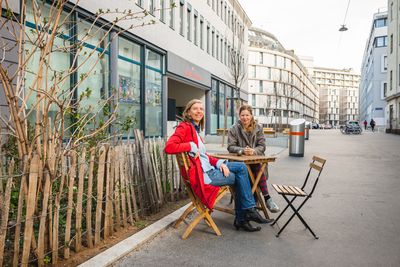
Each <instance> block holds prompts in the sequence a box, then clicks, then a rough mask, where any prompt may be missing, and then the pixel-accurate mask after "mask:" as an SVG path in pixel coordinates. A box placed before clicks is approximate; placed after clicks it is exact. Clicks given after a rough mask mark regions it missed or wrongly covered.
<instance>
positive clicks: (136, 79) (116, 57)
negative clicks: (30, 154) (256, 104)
mask: <svg viewBox="0 0 400 267" xmlns="http://www.w3.org/2000/svg"><path fill="white" fill-rule="evenodd" d="M15 2H19V1H16V0H15ZM111 7H112V9H115V10H128V9H129V10H133V12H134V13H136V14H148V15H146V16H144V18H143V19H137V23H136V24H137V25H141V24H142V23H144V24H146V23H149V24H152V22H153V21H154V22H155V23H154V24H152V25H146V26H138V27H133V28H130V27H131V25H132V20H131V21H127V20H124V21H121V22H120V23H119V24H118V27H119V29H120V30H119V31H118V32H116V31H114V30H112V31H110V32H108V31H107V29H108V24H109V22H110V20H111V18H110V20H107V19H108V17H107V16H104V18H103V19H100V20H97V21H96V23H95V25H94V26H92V24H93V17H94V14H96V13H97V12H99V10H108V9H110V8H111ZM42 9H43V10H42V15H43V17H45V16H46V15H47V16H50V15H49V14H50V6H49V5H47V4H46V5H45V6H44V7H43V8H42ZM16 10H19V9H16ZM27 10H28V12H27V13H28V14H27V19H26V21H27V22H26V25H27V33H26V35H28V36H29V34H30V32H29V28H35V27H36V26H37V25H36V24H35V21H33V16H32V15H31V14H30V13H29V12H30V10H33V9H32V7H29V6H28V7H27ZM69 10H70V9H69V8H68V7H66V9H65V12H63V14H62V16H64V17H68V16H70V17H71V19H70V20H69V21H70V24H69V25H68V27H67V28H66V29H65V31H63V34H61V35H59V36H58V37H57V40H56V42H57V45H58V46H59V45H61V44H65V43H67V42H80V41H81V40H83V39H85V41H84V42H82V43H83V49H84V50H85V52H86V53H84V54H85V55H95V56H96V55H98V57H99V58H101V60H100V62H99V64H96V65H95V67H94V68H95V70H94V71H93V70H91V73H93V75H91V76H90V77H89V78H88V79H86V80H85V81H84V82H83V83H81V84H80V83H79V77H82V75H85V73H87V72H88V71H89V70H90V68H91V66H93V64H92V63H93V61H91V60H87V58H86V59H78V61H79V60H81V62H84V64H81V65H80V64H79V62H78V63H77V64H78V65H79V70H78V72H77V73H76V74H74V76H75V77H71V79H70V80H68V81H67V82H65V83H64V84H63V85H62V86H63V89H65V90H69V89H70V88H74V87H75V88H76V87H78V92H77V95H78V96H79V95H81V94H82V93H83V94H84V93H85V90H87V88H91V94H90V95H89V96H88V97H87V99H85V100H84V101H82V105H83V106H90V107H93V106H96V105H98V103H99V100H101V99H103V98H107V97H108V96H109V95H110V94H111V92H112V90H114V89H116V91H117V93H116V97H115V101H116V102H117V103H118V106H119V109H118V110H117V113H118V118H119V119H120V120H124V119H129V120H131V121H133V122H134V123H133V125H132V127H130V129H129V131H128V132H126V133H124V134H123V135H124V136H125V137H127V136H133V134H132V132H133V129H136V128H138V129H141V130H143V131H144V134H145V135H146V136H166V135H169V134H171V133H172V131H173V128H172V126H173V125H174V124H176V119H175V118H176V116H175V115H181V114H180V113H181V111H182V110H183V108H184V106H185V104H186V103H187V101H188V100H190V99H193V98H198V99H201V100H203V102H204V103H205V108H206V133H211V134H213V133H216V129H217V128H222V127H223V117H224V113H225V110H226V108H225V106H228V109H227V110H228V111H227V112H228V127H229V126H230V125H231V124H232V123H233V119H234V107H233V102H234V101H233V99H232V100H231V101H229V103H226V102H227V101H226V98H227V97H228V99H230V98H229V97H231V98H233V97H236V98H241V99H242V100H244V101H247V78H246V77H245V78H244V79H243V82H242V83H241V84H240V88H239V91H240V94H239V95H236V96H234V92H235V91H234V88H235V84H234V79H233V77H232V72H231V68H232V66H231V65H232V60H231V58H232V56H231V55H233V54H235V55H238V58H240V64H242V65H244V64H245V63H246V62H245V61H246V59H247V29H248V27H249V26H250V24H251V21H250V20H249V18H248V17H247V15H246V13H245V12H244V10H243V8H242V7H241V6H240V4H239V2H238V1H237V0H208V1H194V0H192V1H191V0H164V1H163V0H158V1H155V0H135V1H129V0H122V1H116V2H113V3H112V6H111V2H110V1H106V0H96V1H95V0H87V1H81V2H80V3H79V7H77V8H75V9H74V12H72V13H71V12H70V11H69ZM14 12H15V11H14ZM120 31H123V33H121V34H120ZM88 34H91V35H93V36H90V38H87V36H88ZM105 35H107V36H106V38H104V36H105ZM117 35H118V36H117ZM80 38H82V39H80ZM99 40H102V41H101V42H102V44H101V47H97V46H96V42H98V41H99ZM69 44H70V43H68V44H67V45H69ZM27 46H28V47H27V49H29V45H27ZM35 63H36V61H35V60H32V61H31V62H30V63H29V65H28V66H27V69H28V72H27V75H26V80H27V84H29V82H30V80H29V79H32V77H31V76H32V75H30V74H29V73H32V72H34V68H35ZM71 64H76V62H71V55H70V54H69V53H67V52H63V53H59V55H58V56H57V57H56V58H55V60H54V61H53V65H54V66H53V67H54V68H55V69H57V70H60V69H68V68H69V67H71V66H72V65H71ZM92 89H93V90H92ZM29 104H30V103H29V100H28V109H29Z"/></svg>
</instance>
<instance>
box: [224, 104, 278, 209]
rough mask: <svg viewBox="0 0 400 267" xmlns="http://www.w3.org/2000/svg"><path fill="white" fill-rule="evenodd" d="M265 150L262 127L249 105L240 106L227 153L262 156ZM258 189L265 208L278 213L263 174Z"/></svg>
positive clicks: (231, 131)
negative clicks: (265, 205) (261, 194)
mask: <svg viewBox="0 0 400 267" xmlns="http://www.w3.org/2000/svg"><path fill="white" fill-rule="evenodd" d="M265 148H266V145H265V136H264V132H263V129H262V127H261V126H260V125H259V124H257V123H256V121H255V120H254V117H253V109H252V107H251V106H249V105H243V106H241V107H240V108H239V121H238V122H237V123H236V124H234V125H233V126H232V128H231V129H229V131H228V151H229V152H230V153H238V154H245V155H264V152H265ZM259 168H260V166H255V167H254V169H253V172H254V171H255V170H258V169H259ZM260 188H261V191H262V193H263V195H264V199H265V203H266V204H267V208H268V209H269V210H270V211H271V212H273V213H275V212H278V211H279V207H278V205H276V203H275V202H274V201H273V200H272V198H271V197H270V195H269V193H268V187H267V178H266V175H265V174H263V176H261V179H260Z"/></svg>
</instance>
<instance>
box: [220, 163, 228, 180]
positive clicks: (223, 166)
mask: <svg viewBox="0 0 400 267" xmlns="http://www.w3.org/2000/svg"><path fill="white" fill-rule="evenodd" d="M219 170H220V171H221V172H222V173H223V174H224V176H225V177H228V176H229V169H228V167H227V166H226V165H225V164H223V163H222V164H221V166H220V167H219Z"/></svg>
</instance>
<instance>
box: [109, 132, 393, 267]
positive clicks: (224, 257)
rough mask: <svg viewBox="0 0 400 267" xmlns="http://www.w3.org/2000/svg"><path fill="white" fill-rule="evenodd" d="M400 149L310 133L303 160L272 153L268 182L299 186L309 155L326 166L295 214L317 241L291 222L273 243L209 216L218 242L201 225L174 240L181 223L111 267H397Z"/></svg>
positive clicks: (386, 141)
mask: <svg viewBox="0 0 400 267" xmlns="http://www.w3.org/2000/svg"><path fill="white" fill-rule="evenodd" d="M399 148H400V138H399V136H397V135H391V134H384V133H371V132H365V133H364V132H363V134H362V135H342V134H341V133H340V131H339V130H312V131H311V132H310V140H308V141H306V144H305V156H304V158H294V157H289V156H288V154H289V153H288V150H287V149H286V150H284V151H283V152H282V153H280V154H279V155H278V159H277V161H276V162H275V163H273V164H271V165H270V166H269V173H270V180H269V184H271V183H278V184H293V185H298V186H301V184H302V182H303V181H304V178H305V176H306V174H307V171H308V163H309V162H311V158H312V156H313V155H318V156H320V157H322V158H325V159H326V160H327V162H326V165H325V168H324V170H323V172H322V174H321V178H320V181H319V184H318V185H317V188H316V191H315V193H314V195H313V198H312V199H310V200H309V201H308V202H307V203H306V205H305V206H304V207H303V209H302V210H301V212H300V213H301V214H302V215H303V217H304V219H305V220H306V221H307V222H308V223H309V225H310V226H311V228H312V229H313V230H314V232H315V233H316V234H317V235H318V236H319V240H315V239H314V238H313V236H312V235H311V234H310V233H309V232H308V231H306V230H305V228H304V226H303V225H302V224H301V222H300V221H299V220H298V218H294V219H293V221H292V222H291V223H290V224H289V225H288V227H287V228H286V229H285V231H284V232H283V233H282V234H281V235H280V237H279V238H276V237H275V233H276V232H277V231H278V229H279V228H278V227H277V226H276V225H275V226H274V227H271V226H269V225H262V230H261V231H260V232H257V233H247V232H243V231H236V230H235V229H234V228H233V225H232V223H233V217H232V216H230V215H228V214H224V213H220V212H218V211H216V212H215V213H213V217H214V218H215V222H216V224H217V225H218V227H219V229H220V230H221V232H222V236H221V237H217V236H216V235H214V234H213V233H212V231H211V230H210V229H209V228H208V227H207V226H206V224H205V223H204V222H202V223H200V225H199V226H198V227H197V228H195V230H194V231H193V232H192V234H191V235H190V236H189V238H188V239H187V240H182V239H181V235H182V233H183V231H184V229H185V226H184V225H181V226H180V227H179V228H178V229H173V228H169V229H168V230H167V231H165V232H163V233H162V234H160V235H159V236H157V237H156V238H154V239H153V240H152V241H150V242H149V243H148V244H146V245H144V246H143V247H141V248H139V249H138V250H137V251H134V252H133V253H131V254H130V255H128V256H127V257H125V258H123V259H122V260H121V261H119V262H118V263H116V264H115V266H400V238H399V236H400V212H399V211H400V194H399V192H400V153H399ZM267 150H268V148H267ZM311 182H313V181H311ZM269 190H270V194H271V195H272V198H273V199H274V200H275V202H276V203H277V204H278V205H279V206H280V208H281V210H282V209H283V208H284V207H285V205H284V204H285V201H284V200H283V198H282V197H281V196H279V195H277V194H276V192H275V191H274V190H273V188H272V186H271V185H269ZM228 201H229V199H224V203H228ZM295 203H296V204H298V203H299V200H297V202H295ZM290 215H291V211H287V212H286V214H285V215H284V216H283V218H281V220H280V221H279V223H278V224H279V225H280V226H282V225H283V223H284V222H285V221H286V219H287V218H288V217H289V216H290ZM272 217H273V218H276V217H277V215H276V214H272Z"/></svg>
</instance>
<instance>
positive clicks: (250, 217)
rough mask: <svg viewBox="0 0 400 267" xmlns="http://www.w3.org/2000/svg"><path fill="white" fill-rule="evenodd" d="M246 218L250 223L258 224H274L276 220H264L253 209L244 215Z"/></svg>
mask: <svg viewBox="0 0 400 267" xmlns="http://www.w3.org/2000/svg"><path fill="white" fill-rule="evenodd" d="M244 218H245V219H246V220H248V221H253V222H256V223H262V224H265V223H272V222H273V221H274V219H264V218H263V217H261V215H260V213H258V211H257V210H256V209H255V208H251V209H248V210H246V214H245V215H244Z"/></svg>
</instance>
